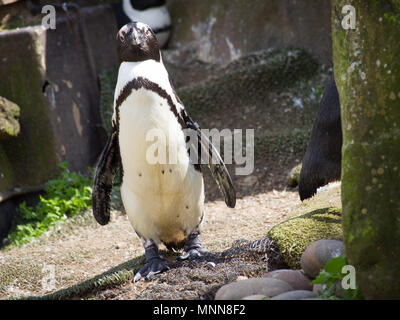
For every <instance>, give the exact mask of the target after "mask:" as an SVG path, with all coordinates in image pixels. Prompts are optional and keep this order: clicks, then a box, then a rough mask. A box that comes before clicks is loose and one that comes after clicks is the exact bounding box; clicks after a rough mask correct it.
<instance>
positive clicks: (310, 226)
mask: <svg viewBox="0 0 400 320" xmlns="http://www.w3.org/2000/svg"><path fill="white" fill-rule="evenodd" d="M267 236H268V237H269V238H270V239H272V240H273V241H274V242H275V244H276V246H277V247H278V249H279V252H280V253H281V254H282V256H283V258H284V260H285V262H286V263H287V265H288V266H289V267H290V268H291V269H300V268H301V266H300V259H301V255H302V254H303V252H304V251H305V250H306V249H307V247H308V246H309V245H310V244H311V243H312V242H314V241H316V240H320V239H324V238H326V237H329V238H331V239H343V231H342V224H341V209H340V208H327V207H324V209H316V210H312V211H311V212H308V213H306V214H302V215H299V216H297V217H293V218H290V219H288V220H286V221H284V222H282V223H280V224H278V225H277V226H274V227H273V228H272V229H271V230H270V231H269V232H268V233H267Z"/></svg>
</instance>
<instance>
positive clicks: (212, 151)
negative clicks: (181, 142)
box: [183, 114, 236, 208]
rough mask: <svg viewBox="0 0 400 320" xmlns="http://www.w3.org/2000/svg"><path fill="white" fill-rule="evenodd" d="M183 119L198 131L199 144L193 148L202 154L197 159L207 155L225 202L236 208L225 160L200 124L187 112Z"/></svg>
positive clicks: (233, 190)
mask: <svg viewBox="0 0 400 320" xmlns="http://www.w3.org/2000/svg"><path fill="white" fill-rule="evenodd" d="M183 119H184V121H185V123H186V125H187V127H188V128H189V129H192V130H195V131H196V133H197V138H198V142H199V145H198V146H197V147H196V148H193V149H192V150H195V151H197V152H198V153H200V155H199V154H198V155H197V160H198V161H200V160H203V159H201V157H203V155H206V156H207V161H206V163H207V165H208V168H209V169H210V171H211V174H212V176H213V178H214V180H215V182H216V183H217V185H218V187H219V189H220V190H221V192H222V194H223V196H224V198H225V203H226V205H227V206H228V207H229V208H234V207H235V205H236V191H235V188H234V186H233V182H232V179H231V176H230V174H229V171H228V169H227V168H226V166H225V163H224V161H223V160H222V158H221V156H220V154H219V152H218V150H217V149H216V148H215V146H214V145H213V144H212V143H211V141H210V140H209V139H208V138H207V136H206V135H205V134H204V133H203V132H202V131H201V129H200V128H199V126H198V124H197V123H196V122H194V121H193V120H192V119H191V118H190V117H189V116H188V115H187V114H184V115H183ZM198 163H199V164H203V163H204V162H203V161H201V162H198Z"/></svg>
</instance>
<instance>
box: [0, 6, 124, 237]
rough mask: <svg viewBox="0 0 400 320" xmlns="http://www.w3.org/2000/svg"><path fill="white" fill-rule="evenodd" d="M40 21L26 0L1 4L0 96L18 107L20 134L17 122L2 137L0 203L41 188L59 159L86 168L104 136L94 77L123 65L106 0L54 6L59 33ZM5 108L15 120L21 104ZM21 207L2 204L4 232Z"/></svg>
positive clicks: (0, 225) (0, 127) (94, 158)
mask: <svg viewBox="0 0 400 320" xmlns="http://www.w3.org/2000/svg"><path fill="white" fill-rule="evenodd" d="M17 9H18V10H17ZM5 12H6V13H8V14H9V16H10V17H11V18H10V19H9V20H7V19H6V18H4V17H7V14H6V13H5ZM38 17H39V18H38ZM40 19H41V16H40V15H39V16H36V17H31V16H30V13H29V11H27V8H26V6H25V5H24V4H23V3H21V2H18V3H15V4H10V5H7V6H0V22H1V23H2V24H1V25H0V31H1V32H0V74H1V75H2V76H1V77H0V96H4V97H6V98H7V99H9V100H11V101H13V102H14V103H15V104H17V105H18V106H19V108H20V115H19V126H20V132H19V134H18V135H16V133H17V126H16V123H15V121H14V125H15V126H14V128H15V130H14V131H13V133H12V134H13V135H14V137H13V138H12V139H11V138H10V139H5V140H4V139H2V140H0V203H2V202H4V201H6V200H9V199H11V198H14V197H16V196H20V195H21V194H24V195H25V194H27V193H30V192H38V191H39V190H42V189H43V186H44V185H45V184H46V182H47V181H48V180H50V179H53V178H55V177H56V176H57V174H58V172H59V167H58V166H57V164H58V163H59V162H61V161H68V164H69V169H71V170H73V171H80V172H87V169H88V167H92V166H94V165H95V163H96V161H97V158H98V156H99V154H100V152H101V150H102V148H103V147H104V144H105V141H106V131H105V130H104V128H103V126H102V124H101V117H100V112H99V105H100V87H99V81H98V76H97V75H98V73H101V72H102V71H104V70H105V69H108V68H111V67H114V66H116V65H117V63H118V59H117V53H116V47H115V35H116V33H117V31H118V30H117V26H116V21H115V17H114V12H113V10H112V9H111V7H109V6H103V5H100V6H95V7H88V8H82V9H80V10H69V11H68V12H64V11H63V10H57V16H56V29H54V30H52V29H47V30H46V29H45V28H44V27H43V26H42V25H40V24H38V23H39V22H40V21H41V20H40ZM38 21H39V22H38ZM24 22H26V23H27V24H28V26H24ZM34 22H36V24H34V25H29V24H31V23H34ZM18 23H21V24H18ZM2 27H3V28H2ZM2 30H3V31H2ZM0 102H1V101H0ZM8 106H9V107H8V108H7V110H8V116H7V118H8V119H13V120H16V119H17V117H18V111H17V109H16V108H15V106H14V105H12V106H13V107H11V109H10V106H11V105H10V104H8ZM2 110H3V109H2V108H1V107H0V132H2V131H4V130H3V125H2V124H3V123H4V121H2V118H4V117H2V114H3V113H4V112H3V111H2ZM10 110H11V111H10ZM8 123H9V122H8ZM0 135H1V133H0ZM16 206H17V204H16V203H14V202H13V205H12V206H11V205H10V203H7V204H4V205H3V206H0V215H4V217H3V218H1V219H0V229H1V230H3V231H2V235H3V236H4V232H5V231H4V230H6V229H8V226H9V219H10V216H9V211H10V210H11V209H10V208H12V207H14V208H15V207H16ZM14 211H15V210H14ZM6 215H7V219H6ZM1 221H3V222H4V223H2V222H1Z"/></svg>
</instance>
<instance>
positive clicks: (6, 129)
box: [0, 97, 20, 139]
mask: <svg viewBox="0 0 400 320" xmlns="http://www.w3.org/2000/svg"><path fill="white" fill-rule="evenodd" d="M19 115H20V108H19V106H18V105H17V104H15V103H14V102H11V101H10V100H7V99H6V98H4V97H0V139H6V138H11V137H16V136H17V135H18V133H19V130H20V126H19V121H18V119H19Z"/></svg>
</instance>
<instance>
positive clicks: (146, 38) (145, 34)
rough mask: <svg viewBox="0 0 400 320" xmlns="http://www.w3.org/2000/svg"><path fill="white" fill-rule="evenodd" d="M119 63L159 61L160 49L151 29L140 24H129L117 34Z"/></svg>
mask: <svg viewBox="0 0 400 320" xmlns="http://www.w3.org/2000/svg"><path fill="white" fill-rule="evenodd" d="M117 50H118V58H119V62H120V63H122V62H139V61H145V60H149V59H153V60H156V61H160V48H159V46H158V42H157V38H156V36H155V34H154V32H153V31H152V30H151V28H150V27H149V26H148V25H147V24H144V23H142V22H136V21H134V22H130V23H128V24H126V25H125V26H123V27H122V28H121V29H120V30H119V31H118V34H117Z"/></svg>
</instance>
